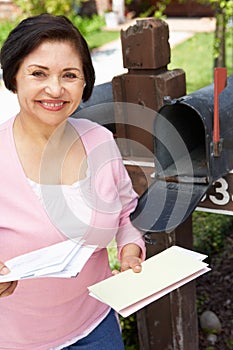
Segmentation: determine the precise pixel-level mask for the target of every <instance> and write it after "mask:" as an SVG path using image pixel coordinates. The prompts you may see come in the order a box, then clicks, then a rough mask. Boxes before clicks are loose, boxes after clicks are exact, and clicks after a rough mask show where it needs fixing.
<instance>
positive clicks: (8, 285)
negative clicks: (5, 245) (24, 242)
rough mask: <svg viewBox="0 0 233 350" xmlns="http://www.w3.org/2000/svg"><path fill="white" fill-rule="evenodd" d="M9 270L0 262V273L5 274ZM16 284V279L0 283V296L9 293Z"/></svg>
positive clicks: (6, 295)
mask: <svg viewBox="0 0 233 350" xmlns="http://www.w3.org/2000/svg"><path fill="white" fill-rule="evenodd" d="M9 272H10V270H9V269H8V267H7V266H6V265H4V264H3V263H1V262H0V275H6V274H8V273H9ZM17 284H18V282H17V281H13V282H3V283H0V298H3V297H8V296H9V295H11V294H12V293H13V292H14V290H15V288H16V286H17Z"/></svg>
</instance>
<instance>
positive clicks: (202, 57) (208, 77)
mask: <svg viewBox="0 0 233 350" xmlns="http://www.w3.org/2000/svg"><path fill="white" fill-rule="evenodd" d="M213 41H214V34H213V33H198V34H195V35H194V36H193V37H192V38H190V39H188V40H187V41H185V42H183V43H181V44H179V45H177V46H176V47H174V48H173V49H172V50H171V63H170V64H169V66H168V68H169V69H174V68H182V69H183V70H184V71H185V73H186V83H187V93H191V92H193V91H195V90H198V89H200V88H202V87H204V86H207V85H209V84H211V83H212V82H213V61H214V59H213ZM227 66H228V75H230V74H232V47H230V46H229V45H228V46H227Z"/></svg>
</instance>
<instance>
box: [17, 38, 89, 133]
mask: <svg viewBox="0 0 233 350" xmlns="http://www.w3.org/2000/svg"><path fill="white" fill-rule="evenodd" d="M84 83H85V82H84V75H83V68H82V61H81V59H80V56H79V54H78V53H77V51H76V50H75V49H74V46H73V45H72V44H71V43H70V42H57V41H45V42H43V43H42V44H41V45H40V46H39V47H38V48H36V49H35V50H34V51H33V52H31V53H30V54H29V55H28V56H26V57H25V59H24V60H23V62H22V63H21V65H20V68H19V70H18V72H17V75H16V89H17V95H18V100H19V104H20V113H19V115H20V116H21V117H23V118H27V120H28V119H29V120H31V121H33V123H35V122H37V123H42V124H47V125H50V126H57V125H59V124H60V123H62V122H64V121H65V120H66V119H67V117H69V116H70V115H71V114H72V113H73V112H74V111H75V110H76V108H77V107H78V105H79V103H80V101H81V98H82V94H83V88H84Z"/></svg>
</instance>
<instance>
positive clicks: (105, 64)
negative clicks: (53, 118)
mask: <svg viewBox="0 0 233 350" xmlns="http://www.w3.org/2000/svg"><path fill="white" fill-rule="evenodd" d="M135 22H136V20H133V21H130V22H127V23H125V24H124V25H121V26H120V27H119V28H118V29H119V30H120V29H123V30H125V29H126V28H128V27H129V26H130V25H134V24H135ZM166 22H167V23H168V25H169V33H170V35H169V43H170V46H171V48H173V47H174V46H175V45H177V44H179V43H181V42H183V41H185V40H187V39H188V38H190V37H191V36H193V35H194V33H195V32H209V31H213V30H214V28H215V20H214V19H210V18H197V19H195V18H194V19H190V18H187V19H185V18H184V19H183V18H182V19H179V18H174V19H173V18H172V19H167V20H166ZM92 59H93V65H94V68H95V71H96V85H97V84H101V83H104V82H107V81H111V80H112V78H113V77H114V76H116V75H119V74H122V73H124V72H126V71H127V70H126V69H124V67H123V63H122V52H121V42H120V39H119V40H116V41H114V42H111V43H109V44H106V45H104V46H102V47H101V48H99V49H98V50H95V51H93V53H92ZM18 110H19V106H18V101H17V96H16V95H14V94H12V93H10V92H9V91H8V90H6V89H5V88H4V86H3V83H0V123H2V122H3V121H5V120H7V119H9V118H10V117H11V116H12V115H14V114H16V113H17V112H18Z"/></svg>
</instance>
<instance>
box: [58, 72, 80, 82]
mask: <svg viewBox="0 0 233 350" xmlns="http://www.w3.org/2000/svg"><path fill="white" fill-rule="evenodd" d="M63 78H64V79H66V80H70V81H73V80H77V79H80V80H83V76H82V75H81V73H80V72H77V73H76V72H75V73H74V72H66V73H65V74H64V75H63Z"/></svg>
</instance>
